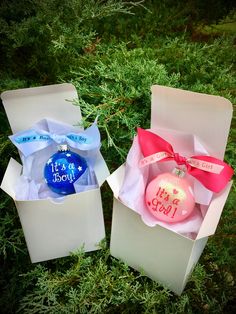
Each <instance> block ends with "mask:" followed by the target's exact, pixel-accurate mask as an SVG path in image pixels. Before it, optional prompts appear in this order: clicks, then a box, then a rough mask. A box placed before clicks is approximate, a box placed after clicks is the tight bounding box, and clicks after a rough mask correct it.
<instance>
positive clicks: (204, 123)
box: [107, 85, 232, 295]
mask: <svg viewBox="0 0 236 314" xmlns="http://www.w3.org/2000/svg"><path fill="white" fill-rule="evenodd" d="M231 119H232V104H231V103H230V102H229V101H228V100H227V99H225V98H222V97H218V96H212V95H206V94H200V93H194V92H189V91H184V90H180V89H175V88H170V87H163V86H158V85H154V86H152V105H151V129H152V128H162V129H165V128H166V129H173V130H176V131H182V132H186V133H187V134H194V135H196V136H197V137H198V138H199V140H200V142H201V143H202V144H203V145H204V147H206V148H207V150H208V152H209V154H210V155H211V156H214V157H216V158H219V159H223V157H224V153H225V148H226V144H227V138H228V133H229V128H230V122H231ZM124 174H125V165H122V166H121V167H120V168H118V169H117V170H116V171H115V172H114V173H113V174H112V175H111V176H110V177H108V179H107V181H108V183H109V185H110V187H111V189H112V191H113V193H114V206H113V217H112V230H111V242H110V250H111V255H113V256H114V257H116V258H119V259H121V260H122V261H124V262H126V263H127V264H128V265H129V266H131V267H133V268H134V269H136V270H139V271H143V272H144V273H145V274H146V275H147V276H148V277H150V278H151V279H153V280H156V281H158V282H160V283H162V284H163V285H164V286H166V287H168V288H169V289H171V290H172V291H174V292H175V293H177V294H179V295H180V294H181V293H182V291H183V289H184V287H185V285H186V283H187V280H188V277H189V275H190V274H191V272H192V270H193V268H194V266H195V265H196V263H197V261H198V259H199V257H200V256H201V253H202V251H203V249H204V247H205V245H206V243H207V240H208V237H209V236H210V235H213V234H214V233H215V230H216V227H217V225H218V222H219V220H220V216H221V213H222V210H223V207H224V204H225V201H226V199H227V196H228V193H229V191H230V187H231V185H232V182H229V183H228V185H227V186H226V188H225V189H224V190H223V191H221V192H220V193H218V194H215V195H214V196H213V199H212V201H211V203H210V205H209V207H208V209H207V212H206V215H205V217H204V220H203V222H202V224H201V227H200V230H199V232H198V234H197V237H196V239H195V240H193V239H190V238H187V237H185V236H183V235H180V234H178V233H175V232H173V231H171V230H169V229H166V228H164V227H161V226H159V225H156V226H155V227H149V226H147V225H146V224H145V223H144V222H143V221H142V219H141V216H140V215H139V214H138V213H136V212H135V211H134V210H132V209H131V208H129V207H127V206H126V205H124V204H123V203H122V202H121V201H120V200H119V198H118V196H119V191H120V188H121V186H122V183H123V178H124Z"/></svg>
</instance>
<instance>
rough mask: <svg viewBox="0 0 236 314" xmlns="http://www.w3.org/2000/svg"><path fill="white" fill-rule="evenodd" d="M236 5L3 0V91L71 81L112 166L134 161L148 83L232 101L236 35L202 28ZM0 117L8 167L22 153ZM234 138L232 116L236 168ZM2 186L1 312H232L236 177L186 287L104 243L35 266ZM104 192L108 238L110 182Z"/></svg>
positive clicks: (229, 16) (146, 119)
mask: <svg viewBox="0 0 236 314" xmlns="http://www.w3.org/2000/svg"><path fill="white" fill-rule="evenodd" d="M232 4H233V2H231V1H220V0H217V1H208V2H207V3H206V2H205V1H201V0H192V1H188V2H187V4H186V3H181V2H178V3H176V1H173V0H164V1H163V0H162V1H151V0H147V1H145V2H142V1H136V2H128V3H127V2H124V1H113V0H108V1H102V0H100V1H95V0H90V1H82V0H72V1H64V0H63V1H58V0H44V1H43V0H42V1H36V0H22V1H20V3H19V2H17V1H9V0H5V1H3V2H1V4H0V40H1V46H0V56H1V58H0V66H1V68H0V72H1V77H0V91H4V90H9V89H15V88H23V87H29V86H38V85H43V84H48V83H58V82H71V83H73V84H74V85H75V86H76V88H77V91H78V94H79V99H78V101H74V103H75V105H79V106H80V107H81V111H82V114H83V117H84V119H83V121H82V123H83V124H84V125H85V126H88V125H90V124H91V123H92V122H93V121H94V119H95V118H96V117H97V116H98V125H99V129H100V131H101V135H102V153H103V155H104V157H105V159H106V161H107V163H108V166H109V169H110V170H111V171H113V170H115V169H116V168H117V167H118V166H119V165H120V164H121V163H122V162H123V161H124V160H125V156H126V154H127V152H128V150H129V148H130V145H131V140H132V138H133V136H134V134H135V132H136V127H137V126H142V127H144V128H147V127H149V125H150V87H151V85H153V84H160V85H165V86H173V87H177V88H182V89H188V90H192V91H197V92H203V93H209V94H214V95H220V96H223V97H226V98H228V99H229V100H230V101H231V102H232V103H233V104H234V106H235V103H236V90H235V83H236V79H235V67H234V60H235V57H236V55H235V54H236V52H235V47H234V43H235V38H234V33H233V32H232V28H230V31H229V32H228V31H227V28H222V27H219V28H218V27H217V32H204V30H205V28H204V26H203V25H204V24H206V23H207V25H212V23H214V24H216V25H218V24H219V25H225V24H227V23H228V22H229V21H232V20H233V19H234V16H235V10H232ZM143 6H145V8H144V7H143ZM133 13H134V14H133ZM231 26H232V25H231ZM0 122H1V123H0V155H1V158H0V173H1V175H3V174H4V172H5V169H6V167H7V163H8V160H9V159H10V157H14V158H16V159H17V158H19V157H18V155H17V151H16V149H15V147H13V145H12V144H11V143H10V141H9V140H8V138H7V136H8V135H9V134H11V131H10V127H9V125H8V122H7V118H6V115H5V112H4V110H3V108H1V110H0ZM199 123H200V122H199ZM212 123H213V122H212ZM235 139H236V118H235V116H234V118H233V122H232V126H231V131H230V136H229V140H228V145H227V149H226V156H225V158H226V160H227V162H229V163H230V164H231V165H232V166H233V167H234V168H236V158H235V152H236V145H235V142H236V141H235ZM0 193H1V194H0V222H1V223H0V256H1V262H0V263H1V267H0V278H1V279H0V285H1V288H2V289H1V290H2V293H1V295H0V305H1V312H3V313H16V312H19V313H167V314H168V313H226V314H227V313H233V312H235V310H236V305H235V300H234V296H235V294H236V285H235V278H236V269H235V260H236V251H235V245H236V241H235V223H236V218H235V201H236V186H235V184H234V185H233V188H232V190H231V193H230V196H229V198H228V200H227V203H226V206H225V210H224V212H223V214H222V218H221V221H220V223H219V225H218V228H217V231H216V234H215V236H213V237H211V238H210V239H209V242H208V244H207V247H206V249H205V251H204V253H203V255H202V257H201V259H200V262H199V263H198V265H197V266H196V268H195V270H194V272H193V274H192V276H191V277H190V279H189V282H188V284H187V286H186V289H185V291H184V292H183V294H182V295H181V296H180V297H178V296H176V295H174V294H173V293H171V292H170V291H169V290H168V289H165V288H163V287H162V286H160V285H159V284H158V283H156V282H153V281H151V280H150V279H148V278H147V277H145V276H144V275H143V274H140V273H138V272H136V271H134V270H133V269H131V268H129V267H128V266H127V265H125V264H124V263H122V262H120V261H118V260H116V259H114V258H112V257H111V256H110V254H109V250H108V249H107V248H106V247H105V244H104V243H101V247H102V249H101V250H100V251H97V252H92V253H86V254H85V253H83V251H82V250H80V251H77V252H74V253H73V254H72V255H71V256H70V257H67V258H61V259H58V260H53V261H48V262H43V263H40V264H37V265H33V264H31V263H30V261H29V257H28V253H27V249H26V245H25V241H24V236H23V232H22V228H21V225H20V222H19V218H18V215H17V211H16V209H15V206H14V203H13V201H12V200H11V199H10V198H9V197H7V196H6V194H4V193H3V192H2V191H1V192H0ZM102 198H103V206H104V215H105V223H106V231H107V242H108V243H109V234H110V227H111V208H112V193H111V191H110V189H109V187H108V185H107V184H104V185H103V187H102ZM173 263H174V261H173Z"/></svg>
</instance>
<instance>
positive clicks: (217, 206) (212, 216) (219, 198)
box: [196, 181, 233, 239]
mask: <svg viewBox="0 0 236 314" xmlns="http://www.w3.org/2000/svg"><path fill="white" fill-rule="evenodd" d="M232 183H233V181H231V182H229V183H228V185H227V186H226V188H225V189H224V190H223V191H221V192H220V193H219V194H217V195H215V196H214V197H213V199H212V201H211V204H210V206H209V208H208V209H207V212H206V215H205V217H204V220H203V222H202V224H201V227H200V230H199V232H198V235H197V238H196V239H201V238H204V237H208V236H210V235H213V234H214V233H215V231H216V228H217V225H218V223H219V220H220V216H221V213H222V211H223V208H224V205H225V202H226V200H227V197H228V194H229V191H230V188H231V186H232Z"/></svg>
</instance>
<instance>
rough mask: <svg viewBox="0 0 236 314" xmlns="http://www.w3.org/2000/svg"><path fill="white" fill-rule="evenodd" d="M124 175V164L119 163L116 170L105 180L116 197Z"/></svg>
mask: <svg viewBox="0 0 236 314" xmlns="http://www.w3.org/2000/svg"><path fill="white" fill-rule="evenodd" d="M124 176H125V164H123V165H121V166H120V167H119V168H118V169H116V171H114V172H113V173H112V174H111V175H110V176H109V177H108V178H107V182H108V184H109V185H110V188H111V189H112V191H113V193H114V197H115V198H118V196H119V192H120V188H121V184H122V183H123V179H124Z"/></svg>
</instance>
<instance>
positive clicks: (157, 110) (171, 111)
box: [151, 85, 233, 159]
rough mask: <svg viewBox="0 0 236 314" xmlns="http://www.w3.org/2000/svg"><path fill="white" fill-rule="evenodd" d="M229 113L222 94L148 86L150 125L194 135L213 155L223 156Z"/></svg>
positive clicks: (228, 107)
mask: <svg viewBox="0 0 236 314" xmlns="http://www.w3.org/2000/svg"><path fill="white" fill-rule="evenodd" d="M232 112H233V108H232V104H231V102H230V101H229V100H227V99H225V98H223V97H219V96H212V95H206V94H200V93H195V92H190V91H185V90H181V89H176V88H171V87H164V86H159V85H153V86H152V113H151V128H156V127H159V128H166V129H175V130H179V131H183V132H186V133H190V134H194V135H196V136H198V137H199V139H200V141H201V143H202V144H203V145H205V147H207V149H208V152H209V154H210V155H212V156H214V157H216V158H220V159H223V157H224V153H225V148H226V144H227V138H228V133H229V128H230V122H231V119H232Z"/></svg>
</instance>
